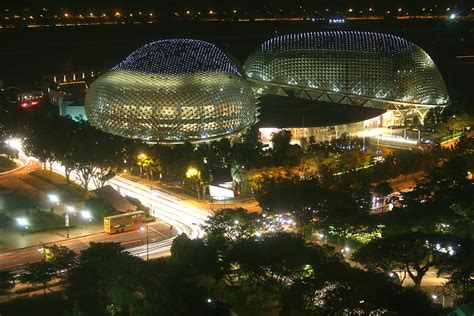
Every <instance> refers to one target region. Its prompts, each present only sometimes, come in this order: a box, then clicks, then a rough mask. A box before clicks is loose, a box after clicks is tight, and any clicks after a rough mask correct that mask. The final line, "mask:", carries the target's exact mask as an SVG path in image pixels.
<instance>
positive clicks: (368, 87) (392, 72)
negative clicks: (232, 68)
mask: <svg viewBox="0 0 474 316" xmlns="http://www.w3.org/2000/svg"><path fill="white" fill-rule="evenodd" d="M244 70H245V73H246V75H247V76H248V78H249V79H250V81H251V82H252V83H253V85H254V89H255V91H256V92H257V93H261V94H280V95H288V96H298V97H303V98H307V99H312V100H322V101H326V102H333V103H346V104H354V105H365V106H372V107H380V108H383V109H387V110H396V111H398V112H399V113H400V114H401V115H402V116H404V115H407V114H410V113H409V112H412V113H415V112H416V113H415V114H416V115H419V116H421V120H423V119H424V116H425V115H426V113H427V111H428V109H429V108H433V107H438V106H444V105H447V104H448V100H449V99H448V93H447V91H446V86H445V84H444V81H443V78H442V76H441V74H440V73H439V71H438V69H437V67H436V65H435V64H434V62H433V60H432V59H431V58H430V57H429V56H428V54H427V53H426V52H424V51H423V50H422V49H421V48H420V47H418V46H417V45H415V44H413V43H411V42H409V41H407V40H405V39H403V38H400V37H397V36H393V35H388V34H381V33H372V32H359V31H325V32H309V33H300V34H289V35H283V36H278V37H275V38H272V39H270V40H268V41H265V42H264V43H262V45H261V46H260V48H259V49H258V50H257V51H256V52H254V53H253V54H252V55H251V56H250V57H249V58H248V59H247V61H246V63H245V65H244Z"/></svg>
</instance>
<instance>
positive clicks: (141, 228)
mask: <svg viewBox="0 0 474 316" xmlns="http://www.w3.org/2000/svg"><path fill="white" fill-rule="evenodd" d="M140 230H141V231H145V230H146V261H148V223H146V226H145V227H143V226H142V227H140Z"/></svg>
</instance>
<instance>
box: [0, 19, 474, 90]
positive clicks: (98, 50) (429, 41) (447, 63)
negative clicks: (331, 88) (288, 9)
mask: <svg viewBox="0 0 474 316" xmlns="http://www.w3.org/2000/svg"><path fill="white" fill-rule="evenodd" d="M327 29H328V27H327V26H324V25H318V24H314V23H311V22H294V23H289V22H285V23H276V22H187V23H179V24H177V23H157V24H147V25H106V26H90V27H87V26H86V27H49V28H36V29H11V30H10V29H4V30H0V80H3V81H4V86H10V85H15V86H20V87H24V88H30V87H32V86H33V85H34V84H35V83H36V82H40V80H41V78H42V76H44V75H50V74H55V73H63V72H71V71H81V70H106V69H109V68H110V67H112V66H114V65H115V64H117V63H118V62H120V61H121V60H122V59H124V58H125V57H126V56H127V55H128V54H130V53H131V52H132V51H134V50H135V49H137V48H138V47H140V46H142V45H144V44H146V43H148V42H151V41H154V40H158V39H162V38H170V37H188V38H199V39H204V40H208V41H211V42H214V43H216V44H217V45H218V46H220V47H221V48H223V49H225V50H226V51H228V52H229V53H231V54H232V55H234V56H235V57H236V58H237V59H238V60H239V61H240V62H242V63H243V62H244V61H245V58H246V57H247V56H248V54H249V53H250V52H251V51H252V50H254V49H255V48H256V47H257V46H258V44H259V43H261V42H262V41H263V40H265V39H267V38H269V37H272V36H274V35H275V34H285V33H294V32H303V31H317V30H327ZM344 29H352V30H366V31H377V32H386V33H391V34H395V35H399V36H402V37H405V38H407V39H408V40H410V41H413V42H414V43H416V44H418V45H419V46H421V47H422V48H423V49H425V50H426V51H427V52H428V54H429V55H430V56H432V58H433V59H434V60H435V63H436V64H437V65H438V67H439V68H440V70H441V72H442V74H443V76H444V78H445V81H446V83H447V85H448V88H449V89H450V90H456V93H458V92H457V91H460V93H463V94H464V93H465V94H469V95H471V94H473V93H472V91H470V90H472V78H473V75H474V71H473V70H474V65H470V66H469V65H466V64H463V63H461V62H460V60H459V59H456V58H455V57H456V56H457V55H468V54H469V55H473V54H474V24H473V23H472V22H459V23H448V22H446V21H427V22H413V21H403V22H400V21H398V22H387V21H379V22H370V23H369V22H350V23H348V24H347V25H346V26H344ZM470 97H471V98H472V96H470Z"/></svg>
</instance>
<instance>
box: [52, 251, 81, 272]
mask: <svg viewBox="0 0 474 316" xmlns="http://www.w3.org/2000/svg"><path fill="white" fill-rule="evenodd" d="M45 251H46V261H48V262H50V263H51V265H52V267H53V269H54V270H55V271H56V272H58V273H60V274H62V272H61V271H63V270H66V271H67V270H69V269H70V268H71V267H72V266H73V264H74V263H75V260H76V253H75V252H74V251H72V250H70V249H69V248H67V247H65V246H58V245H52V246H48V247H47V248H46V250H45Z"/></svg>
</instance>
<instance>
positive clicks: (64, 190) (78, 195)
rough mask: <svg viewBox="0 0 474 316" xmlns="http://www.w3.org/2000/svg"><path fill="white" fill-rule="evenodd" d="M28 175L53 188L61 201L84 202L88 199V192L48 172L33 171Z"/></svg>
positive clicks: (56, 174) (58, 175)
mask: <svg viewBox="0 0 474 316" xmlns="http://www.w3.org/2000/svg"><path fill="white" fill-rule="evenodd" d="M30 175H31V176H33V177H37V178H39V179H41V180H43V181H45V182H48V183H49V184H51V185H53V186H55V187H56V188H57V189H58V190H59V191H61V192H58V193H60V195H61V199H62V200H63V201H69V202H77V201H84V200H85V199H86V198H87V197H88V192H87V191H85V190H84V189H83V188H82V187H81V186H79V185H77V184H75V183H72V182H70V183H66V178H65V177H63V176H62V175H60V174H58V173H55V172H52V171H49V170H34V171H31V172H30Z"/></svg>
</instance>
